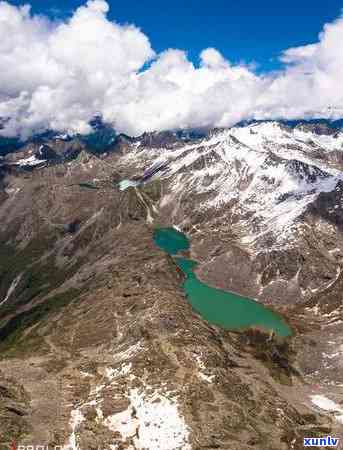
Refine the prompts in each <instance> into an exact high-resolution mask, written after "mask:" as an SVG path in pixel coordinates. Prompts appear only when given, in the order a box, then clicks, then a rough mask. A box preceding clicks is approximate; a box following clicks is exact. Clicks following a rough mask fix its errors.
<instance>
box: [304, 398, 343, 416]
mask: <svg viewBox="0 0 343 450" xmlns="http://www.w3.org/2000/svg"><path fill="white" fill-rule="evenodd" d="M311 401H312V403H313V404H314V405H316V406H317V407H318V408H320V409H323V410H324V411H330V412H333V413H335V414H334V417H335V419H336V420H337V422H340V423H343V408H341V407H340V406H339V405H337V403H335V402H334V401H333V400H330V399H329V398H327V397H324V395H312V396H311Z"/></svg>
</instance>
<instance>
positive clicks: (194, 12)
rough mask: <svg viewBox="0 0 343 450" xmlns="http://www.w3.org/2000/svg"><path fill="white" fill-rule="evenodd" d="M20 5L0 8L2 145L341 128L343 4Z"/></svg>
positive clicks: (177, 1) (37, 0) (100, 0)
mask: <svg viewBox="0 0 343 450" xmlns="http://www.w3.org/2000/svg"><path fill="white" fill-rule="evenodd" d="M22 4H23V3H22V2H18V1H11V2H6V1H0V66H1V67H5V70H2V71H0V117H3V118H6V122H5V125H4V126H3V128H2V129H1V130H0V134H4V135H17V134H19V135H22V136H26V135H30V134H32V133H34V132H37V131H42V130H44V129H46V128H52V127H53V128H56V129H58V130H61V131H67V132H81V133H83V132H84V133H86V132H87V130H88V125H87V124H88V122H89V119H90V118H91V117H92V115H94V113H95V112H99V113H101V114H102V115H103V116H104V118H105V119H106V120H107V121H109V122H110V123H112V124H113V125H114V126H115V127H116V128H117V129H118V131H121V132H126V133H128V134H134V135H137V134H140V133H141V132H143V131H152V130H160V129H167V128H180V127H182V128H188V127H189V128H192V127H211V126H231V125H233V124H234V123H236V122H237V121H240V120H243V119H251V118H260V119H264V118H268V119H273V118H276V119H277V118H289V119H294V118H309V117H319V116H323V117H324V116H329V117H333V116H334V117H333V118H340V117H342V113H343V90H342V87H341V82H340V80H341V79H342V75H343V51H342V50H341V49H342V48H343V19H342V12H341V7H342V4H340V2H338V1H335V0H329V1H327V2H313V1H311V2H310V1H308V0H302V1H295V0H289V1H288V2H276V1H269V0H268V1H265V0H261V1H259V2H256V1H254V2H253V1H245V2H233V1H221V0H220V1H219V0H213V1H212V2H198V1H197V2H196V1H194V0H188V1H187V2H185V1H181V0H174V1H173V2H169V3H167V2H164V4H163V5H162V6H161V2H156V1H152V0H145V1H142V2H137V0H125V1H121V0H118V1H116V2H114V1H108V2H105V1H104V0H90V1H88V2H87V1H80V0H78V1H67V0H59V1H58V2H56V1H52V0H44V1H42V0H31V2H30V6H31V8H30V9H29V8H28V7H23V6H22Z"/></svg>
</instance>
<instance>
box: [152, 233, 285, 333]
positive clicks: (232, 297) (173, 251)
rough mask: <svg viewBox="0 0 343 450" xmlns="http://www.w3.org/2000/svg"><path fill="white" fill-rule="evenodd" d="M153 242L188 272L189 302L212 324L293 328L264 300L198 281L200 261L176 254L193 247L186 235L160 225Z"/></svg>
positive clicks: (282, 330)
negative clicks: (196, 271)
mask: <svg viewBox="0 0 343 450" xmlns="http://www.w3.org/2000/svg"><path fill="white" fill-rule="evenodd" d="M154 242H155V244H156V245H157V246H158V247H160V248H161V249H162V250H164V251H165V252H167V253H168V254H169V255H171V256H172V257H173V259H174V261H175V263H176V264H177V266H178V267H179V268H180V269H181V270H182V272H183V273H184V275H185V280H184V282H183V285H182V287H183V290H184V291H185V293H186V295H187V298H188V301H189V302H190V304H191V305H192V306H193V308H194V310H195V311H197V312H198V313H199V314H200V315H201V317H203V318H204V319H205V320H207V321H208V322H209V323H211V324H213V325H218V326H220V327H222V328H225V329H229V330H243V329H247V328H251V327H255V328H260V329H264V330H268V331H274V332H275V333H276V334H277V335H278V336H281V337H286V336H290V335H291V334H292V330H291V328H290V327H289V325H287V323H286V322H285V321H284V319H283V318H282V316H281V315H279V314H278V313H276V312H274V311H272V310H271V309H269V308H267V307H266V306H264V305H262V304H261V303H259V302H257V301H255V300H253V299H250V298H247V297H243V296H241V295H238V294H235V293H233V292H227V291H223V290H221V289H216V288H212V287H210V286H208V285H207V284H205V283H203V282H201V281H200V280H198V278H197V276H196V274H195V273H194V270H195V268H196V266H197V262H196V261H193V260H191V259H187V258H183V257H181V256H177V254H178V253H179V252H180V251H185V250H188V249H189V247H190V243H189V239H188V238H187V236H186V235H185V234H184V233H182V232H180V231H177V230H176V229H175V228H158V229H156V230H155V231H154Z"/></svg>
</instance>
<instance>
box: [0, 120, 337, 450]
mask: <svg viewBox="0 0 343 450" xmlns="http://www.w3.org/2000/svg"><path fill="white" fill-rule="evenodd" d="M93 138H94V136H93ZM110 138H111V140H112V139H113V140H112V142H111V143H109V144H108V146H106V150H104V151H101V152H100V151H96V150H94V149H91V148H90V147H88V146H87V145H89V144H88V143H87V142H82V141H80V140H79V139H77V138H75V139H73V138H70V139H69V138H68V139H64V138H63V139H62V138H61V137H52V138H51V137H49V139H47V140H46V141H44V142H43V143H44V145H45V146H46V147H48V148H46V147H45V149H44V154H43V155H40V153H39V152H40V151H42V148H41V146H42V145H43V143H42V142H37V143H29V144H27V145H24V146H23V147H22V148H20V149H19V150H18V151H17V152H11V153H10V154H8V155H6V156H4V157H3V159H2V160H1V164H0V174H1V178H0V188H1V189H0V218H1V220H0V318H1V320H0V339H1V340H0V350H1V360H0V390H1V392H2V393H3V395H2V399H1V402H0V403H1V404H0V442H1V445H3V446H8V445H9V444H10V443H11V442H12V440H13V439H16V441H17V442H20V443H23V444H25V445H30V444H35V445H38V444H41V443H42V442H44V443H46V445H48V444H49V445H62V446H63V449H64V450H76V449H80V450H93V449H94V450H96V449H99V448H100V449H101V450H113V449H120V450H121V449H150V450H158V449H160V450H174V449H175V450H176V449H185V450H187V449H189V450H190V449H215V448H222V449H228V450H236V449H237V450H238V449H239V450H252V449H261V450H262V449H263V450H282V449H285V450H287V449H294V450H299V449H302V448H303V437H305V436H308V437H310V436H314V437H315V436H322V435H323V434H325V435H328V434H331V435H334V436H336V437H340V438H341V439H342V440H343V435H342V402H343V391H342V385H343V378H342V373H343V370H342V348H343V347H342V346H343V341H342V338H341V336H342V331H343V328H342V324H343V307H342V296H341V288H342V283H343V278H342V273H341V268H342V263H343V259H342V258H343V235H342V224H343V222H342V221H343V199H342V192H343V191H342V186H343V184H342V183H343V167H342V164H343V160H342V158H341V155H342V154H343V147H342V145H343V134H342V132H341V131H340V130H338V129H336V128H332V127H331V126H330V124H325V125H322V126H320V127H318V126H317V125H313V124H308V123H301V124H297V125H294V126H293V125H292V126H287V125H285V124H282V123H278V122H257V123H253V124H248V125H244V126H241V127H234V128H230V129H220V130H219V129H215V130H211V131H209V132H208V133H207V134H206V135H196V136H189V135H187V134H181V135H180V134H177V133H173V132H160V133H146V134H144V135H142V136H140V137H138V138H129V137H127V136H117V137H116V138H115V139H114V138H113V135H112V134H110ZM102 145H103V141H102ZM56 155H57V156H56ZM43 157H44V158H43ZM40 158H43V159H44V164H41V163H39V164H37V165H32V162H33V161H36V160H39V161H42V160H41V159H40ZM162 163H163V164H164V163H167V165H166V166H165V168H166V170H163V171H157V172H156V173H153V175H152V176H151V177H148V179H147V180H144V174H146V170H149V168H151V167H159V165H160V164H162ZM148 174H149V172H148ZM123 180H131V181H135V180H140V183H139V185H138V184H136V183H133V184H130V183H126V184H124V186H123V184H120V183H121V182H123ZM89 184H90V185H89ZM171 227H173V228H172V229H173V230H174V232H173V233H174V237H176V241H177V242H175V241H174V240H173V239H171V240H170V239H169V240H168V239H167V242H166V241H165V240H164V242H162V244H161V242H160V241H159V242H160V243H158V242H157V244H158V245H156V244H155V242H154V238H155V241H156V230H159V229H162V230H163V229H166V228H167V229H170V228H171ZM154 233H155V234H154ZM160 238H163V236H160ZM163 239H164V238H163ZM163 239H162V241H163ZM160 247H161V248H160ZM165 250H166V251H165ZM179 250H180V254H178V256H177V257H175V258H173V257H172V256H171V254H172V255H174V254H175V253H177V252H178V251H179ZM180 258H181V259H180ZM195 261H196V263H195ZM195 264H196V266H195ZM180 269H181V270H180ZM199 290H200V292H199ZM224 291H225V292H224ZM213 292H216V295H218V296H219V297H222V296H224V297H225V299H223V300H221V299H219V298H218V301H219V302H221V301H223V309H220V310H217V309H216V308H211V311H208V310H206V311H203V309H202V307H203V305H204V304H206V302H205V301H204V300H203V298H202V297H201V296H202V295H204V296H205V297H204V298H205V300H206V301H207V300H208V296H213ZM227 292H232V293H237V294H238V295H239V296H240V297H239V298H240V299H242V303H237V305H238V304H241V307H239V308H238V306H237V310H236V317H237V318H239V320H240V322H239V323H240V325H243V328H244V329H237V328H241V326H238V327H236V326H232V322H231V319H232V311H231V310H230V309H227V307H226V305H227V300H226V298H227V297H226V296H227V295H229V294H227ZM186 293H187V294H188V298H186V295H185V294H186ZM231 295H233V296H234V298H237V297H236V295H234V294H231ZM250 299H256V300H257V301H258V303H256V302H255V301H253V300H250ZM224 300H225V301H224ZM197 301H199V303H196V302H197ZM249 302H253V303H252V304H253V305H254V308H255V309H256V312H253V313H252V314H251V316H250V315H249V316H248V313H247V304H250V303H249ZM192 306H193V307H192ZM255 309H254V311H255ZM213 311H214V312H215V314H214V313H213ZM267 311H268V313H267ZM260 312H261V315H262V312H263V314H266V316H267V317H266V319H263V320H262V319H261V320H260V319H258V320H257V319H256V317H257V316H258V317H261V316H260V315H259V314H260ZM199 313H200V314H199ZM211 314H214V316H211ZM229 316H230V317H229ZM282 317H283V318H284V320H283V319H281V318H282ZM228 318H230V321H229V325H228V326H227V322H226V320H227V319H228ZM245 319H249V322H245ZM265 321H266V322H267V326H266V328H267V329H268V331H267V332H264V331H263V328H264V323H265ZM234 323H236V319H235V321H234ZM223 325H224V326H223ZM250 325H253V327H252V328H250V327H249V328H248V326H250ZM256 326H257V327H256ZM288 327H289V328H288ZM270 329H275V331H279V332H280V333H277V332H276V333H275V335H273V334H271V333H270ZM289 329H291V330H292V335H290V333H289V332H288V331H289ZM278 334H281V335H282V336H278ZM5 448H6V447H5Z"/></svg>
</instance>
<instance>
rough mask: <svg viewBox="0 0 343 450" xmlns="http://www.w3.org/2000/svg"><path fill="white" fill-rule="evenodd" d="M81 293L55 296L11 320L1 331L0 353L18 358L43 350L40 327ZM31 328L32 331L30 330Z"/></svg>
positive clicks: (69, 291)
mask: <svg viewBox="0 0 343 450" xmlns="http://www.w3.org/2000/svg"><path fill="white" fill-rule="evenodd" d="M79 293H80V291H79V290H78V289H70V290H68V291H66V292H63V293H62V294H58V295H55V296H54V297H50V298H48V299H47V300H45V301H44V302H43V303H40V304H39V305H36V306H34V307H33V308H32V309H30V310H29V311H24V312H22V313H20V314H18V315H17V316H15V317H13V318H12V319H10V320H9V321H8V322H7V324H6V325H5V326H4V327H2V328H1V330H0V353H1V354H2V356H6V357H10V356H18V353H20V354H22V353H30V352H32V351H37V350H41V349H42V348H41V347H42V344H43V339H42V334H43V333H40V327H41V326H43V325H45V324H46V321H47V320H50V319H51V317H52V316H53V315H54V314H56V313H57V312H58V311H59V310H61V309H62V308H63V307H65V306H67V305H69V304H70V303H71V302H72V301H73V300H75V299H76V298H77V296H78V295H79ZM30 328H31V329H30Z"/></svg>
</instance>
